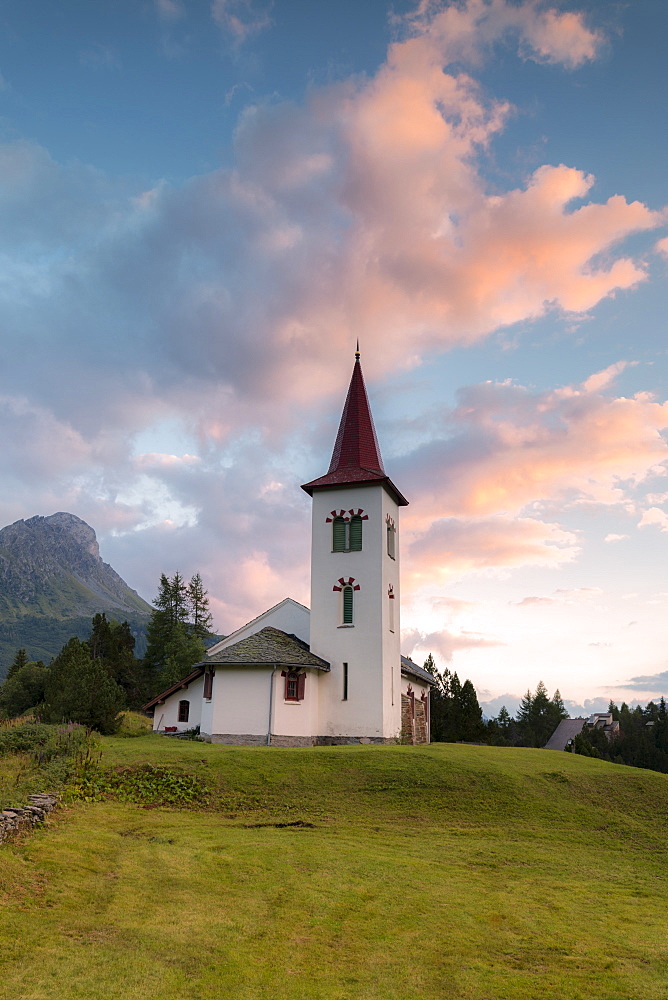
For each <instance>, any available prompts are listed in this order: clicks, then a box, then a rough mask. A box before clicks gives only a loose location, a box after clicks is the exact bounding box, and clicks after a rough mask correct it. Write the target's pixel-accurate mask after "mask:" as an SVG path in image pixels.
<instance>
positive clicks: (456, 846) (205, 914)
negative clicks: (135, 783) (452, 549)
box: [0, 735, 668, 1000]
mask: <svg viewBox="0 0 668 1000" xmlns="http://www.w3.org/2000/svg"><path fill="white" fill-rule="evenodd" d="M102 746H103V755H104V756H103V763H104V765H105V766H107V767H114V768H115V767H119V768H126V769H135V770H136V769H137V768H138V767H139V766H143V765H146V764H149V765H154V766H156V767H161V768H165V769H167V770H168V771H169V772H170V773H174V774H180V773H183V772H187V773H188V774H190V775H195V776H196V777H197V778H199V779H201V782H202V784H203V785H205V786H206V787H207V788H208V789H209V794H208V795H207V800H208V802H209V805H208V806H207V807H206V808H201V809H199V810H196V811H178V810H170V809H165V808H155V807H151V806H149V807H147V806H146V805H144V806H142V805H126V804H121V803H119V802H117V801H106V802H96V803H86V804H75V805H72V806H69V807H67V808H65V809H63V810H62V811H61V812H60V813H59V814H58V815H57V817H56V819H55V820H53V821H52V823H51V824H50V826H49V828H48V829H45V830H43V831H40V832H38V833H36V834H32V835H30V836H29V837H26V838H25V839H24V840H23V842H21V843H16V844H13V845H6V846H4V847H3V848H0V967H2V969H3V974H2V984H3V989H4V991H5V993H4V994H3V995H7V996H8V997H9V996H20V997H21V998H22V1000H47V998H51V997H53V998H54V1000H55V998H58V1000H70V998H97V997H104V998H109V1000H116V998H118V1000H121V998H122V1000H130V998H140V997H141V998H142V1000H143V998H153V997H156V998H157V997H159V998H164V1000H176V998H179V1000H181V998H184V1000H191V998H192V1000H214V998H215V1000H227V998H240V1000H264V998H267V1000H269V998H272V1000H300V998H308V1000H357V998H363V1000H395V998H396V1000H434V998H447V1000H502V998H513V1000H514V998H518V1000H519V998H522V1000H542V998H545V1000H548V998H549V1000H562V998H563V1000H584V998H586V1000H593V998H596V1000H631V998H632V1000H666V998H668V973H667V971H666V969H667V967H668V918H667V916H666V914H668V878H667V865H666V861H667V860H668V858H667V846H668V837H667V834H666V830H667V829H668V777H666V776H665V775H660V774H655V773H653V772H649V771H639V770H636V769H633V768H625V767H621V766H616V765H611V764H605V763H603V762H601V761H596V760H591V759H587V758H583V757H574V756H571V755H568V754H558V753H554V752H550V751H543V750H520V749H501V748H487V747H465V746H452V745H445V746H432V747H424V748H413V747H372V746H369V747H342V748H318V749H313V750H283V749H236V748H227V747H212V746H209V745H207V744H201V743H192V742H190V743H188V742H180V741H177V740H169V739H165V738H161V737H155V736H151V735H149V736H146V737H143V738H140V739H127V738H120V737H114V738H107V739H104V740H103V741H102ZM147 801H148V800H147ZM280 824H283V825H280ZM286 824H287V825H286ZM289 824H300V825H289Z"/></svg>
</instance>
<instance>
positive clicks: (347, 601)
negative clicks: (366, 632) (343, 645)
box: [343, 586, 353, 625]
mask: <svg viewBox="0 0 668 1000" xmlns="http://www.w3.org/2000/svg"><path fill="white" fill-rule="evenodd" d="M343 624H344V625H352V624H353V588H352V587H350V586H348V587H344V588H343Z"/></svg>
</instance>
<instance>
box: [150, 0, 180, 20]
mask: <svg viewBox="0 0 668 1000" xmlns="http://www.w3.org/2000/svg"><path fill="white" fill-rule="evenodd" d="M154 4H155V10H156V13H157V14H158V17H159V18H161V20H163V21H178V20H180V19H181V18H182V17H184V16H185V7H184V5H183V3H182V2H181V0H154Z"/></svg>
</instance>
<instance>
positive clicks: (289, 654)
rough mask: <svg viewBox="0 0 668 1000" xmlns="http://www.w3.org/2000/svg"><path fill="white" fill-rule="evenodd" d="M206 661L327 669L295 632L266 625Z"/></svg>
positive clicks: (325, 662)
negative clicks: (293, 633)
mask: <svg viewBox="0 0 668 1000" xmlns="http://www.w3.org/2000/svg"><path fill="white" fill-rule="evenodd" d="M207 663H214V664H215V663H219V664H221V665H223V664H229V665H232V664H239V665H243V666H247V667H253V666H265V665H267V666H273V665H274V664H278V665H279V666H281V667H315V668H316V669H317V670H329V663H328V662H327V660H323V659H322V657H320V656H316V655H315V653H312V652H311V651H310V649H309V646H308V644H307V643H305V642H303V641H302V640H301V639H298V638H297V636H296V635H288V633H287V632H283V631H281V629H279V628H273V626H271V625H267V627H266V628H263V629H260V631H259V632H254V633H253V635H249V636H248V638H247V639H241V640H240V641H239V642H235V643H234V644H233V645H232V646H226V647H225V649H221V650H220V651H219V652H218V653H214V654H213V656H210V657H209V659H208V660H207Z"/></svg>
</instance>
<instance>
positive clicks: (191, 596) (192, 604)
mask: <svg viewBox="0 0 668 1000" xmlns="http://www.w3.org/2000/svg"><path fill="white" fill-rule="evenodd" d="M188 605H189V610H190V619H189V624H190V631H191V633H192V634H193V635H197V636H199V637H200V639H202V640H203V641H205V640H206V639H210V638H211V636H212V634H213V633H212V632H211V623H212V621H213V616H212V614H211V612H210V611H209V596H208V594H207V592H206V590H205V589H204V584H203V583H202V577H201V576H200V575H199V573H195V575H194V576H193V577H192V578H191V580H190V583H189V584H188Z"/></svg>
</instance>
